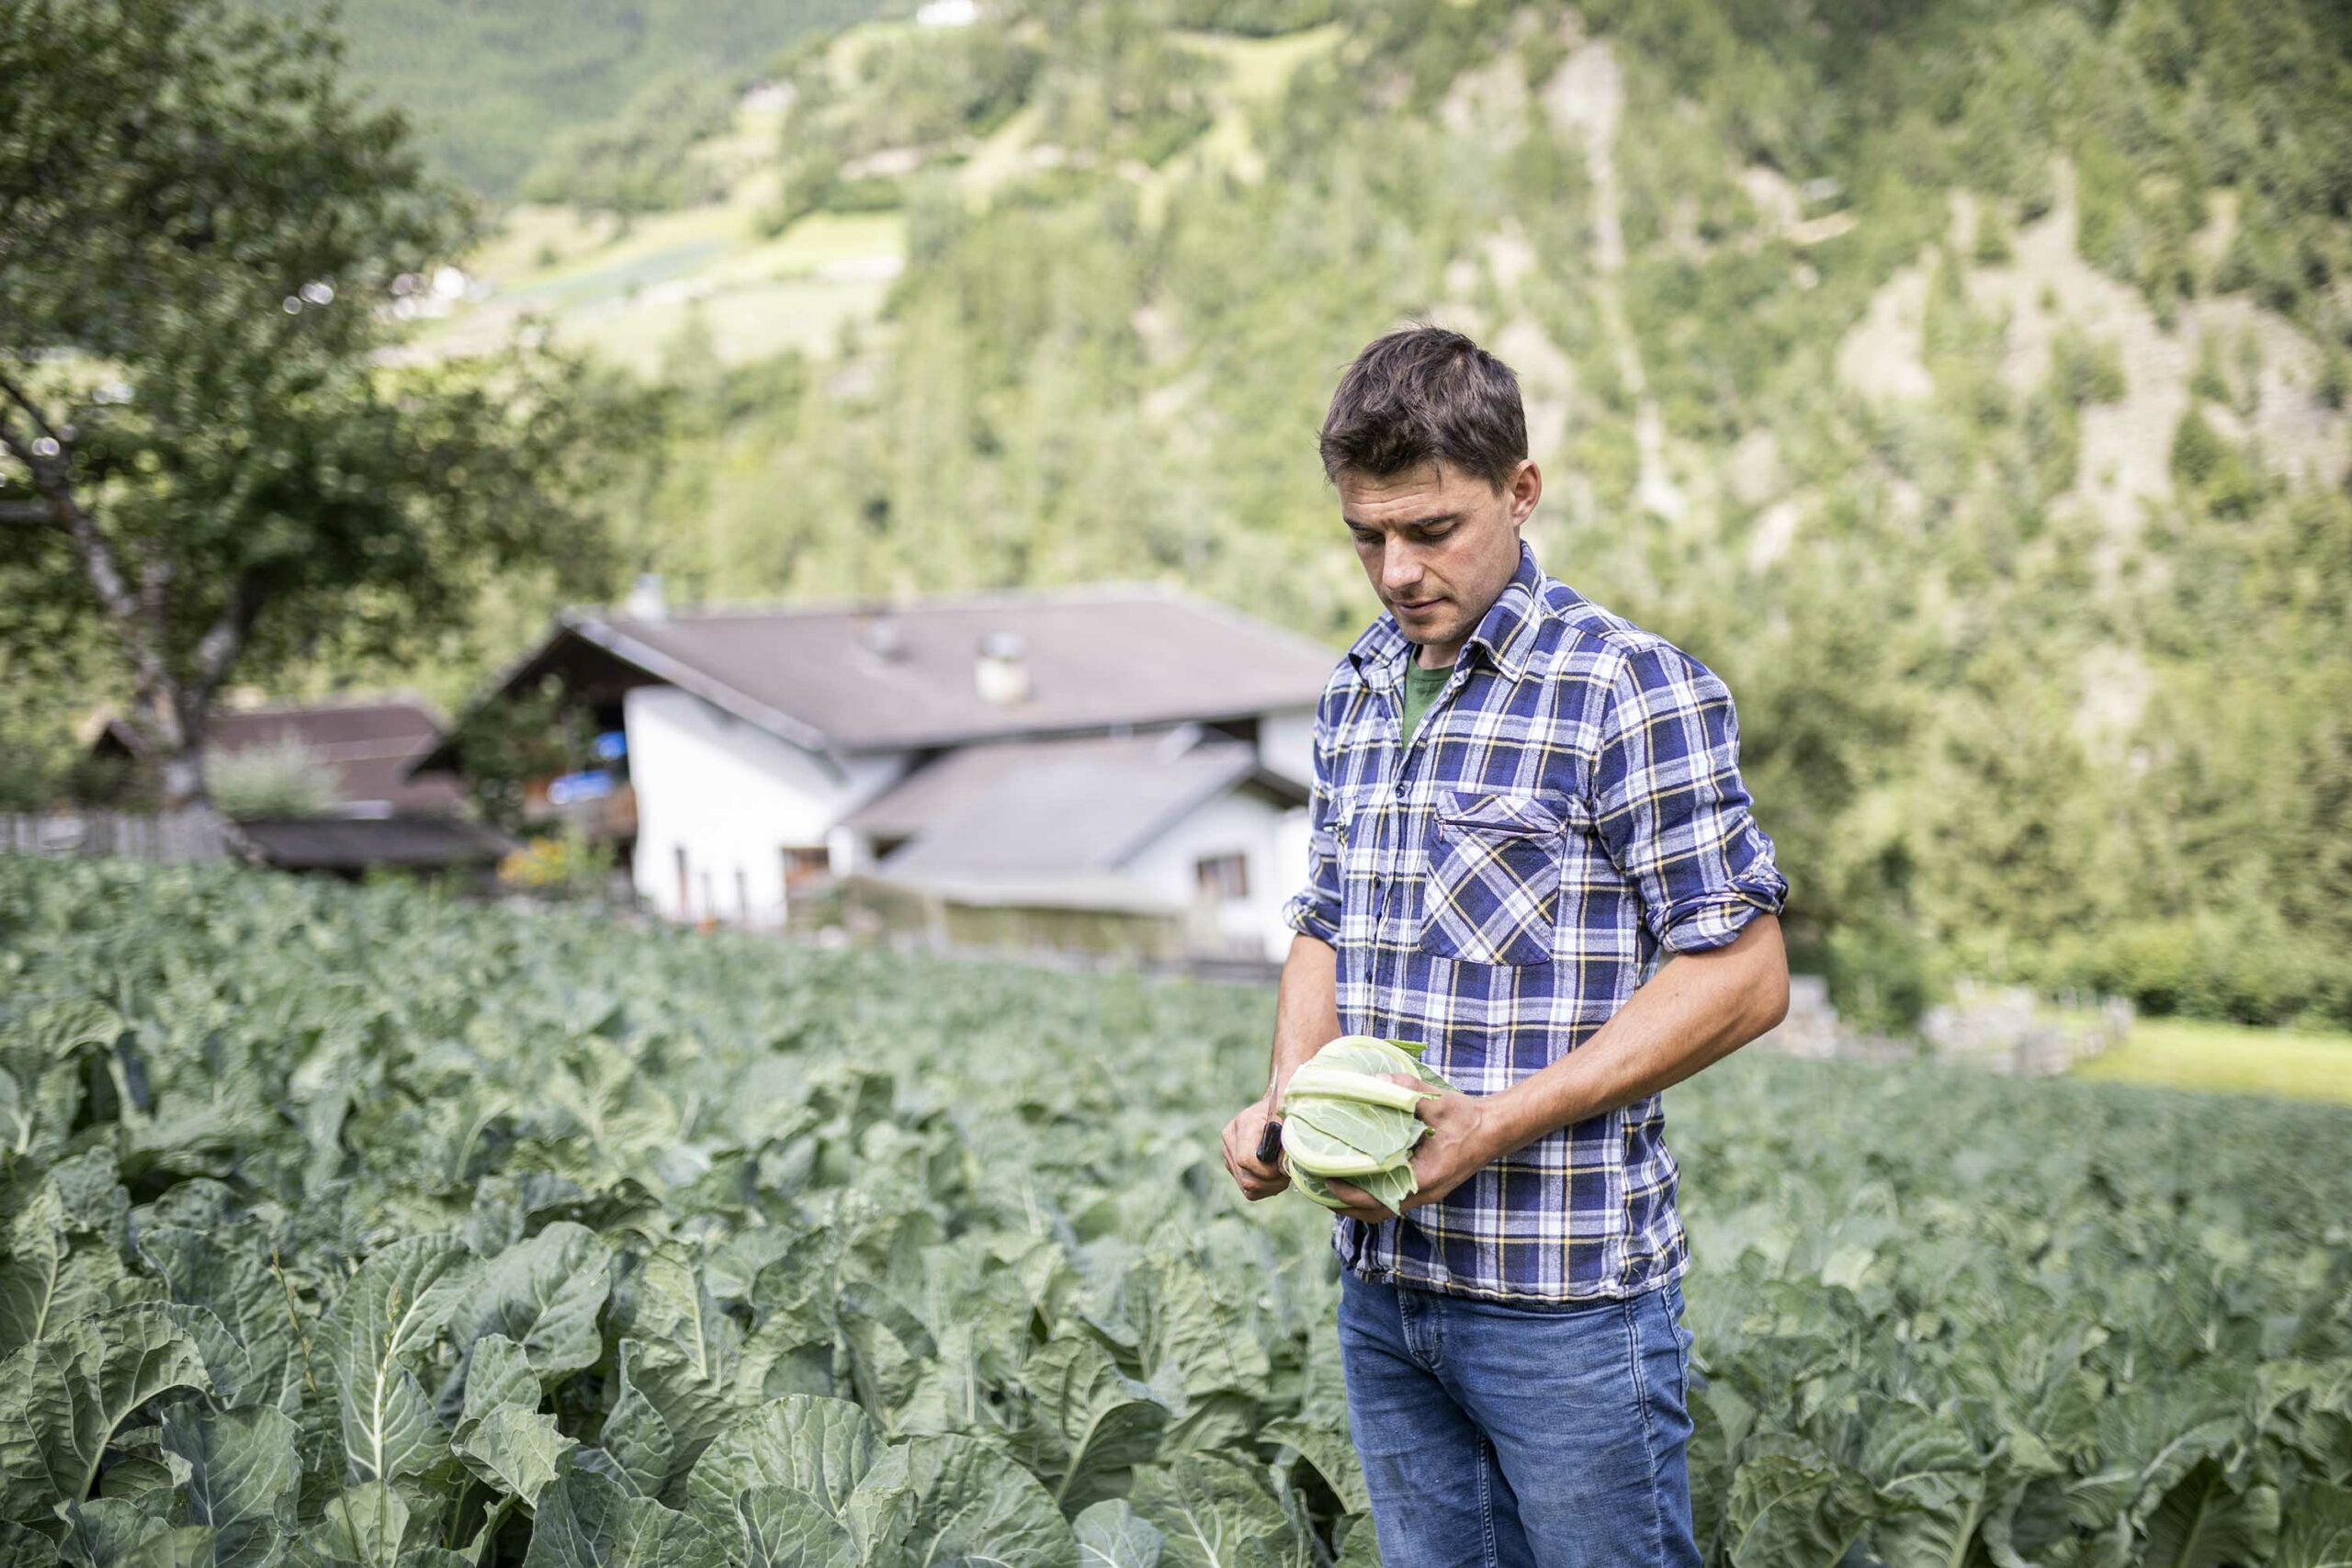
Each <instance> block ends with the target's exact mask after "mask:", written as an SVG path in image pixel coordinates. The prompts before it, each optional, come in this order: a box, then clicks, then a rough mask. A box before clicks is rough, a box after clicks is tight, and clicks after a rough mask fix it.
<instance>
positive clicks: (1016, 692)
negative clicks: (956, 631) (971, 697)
mask: <svg viewBox="0 0 2352 1568" xmlns="http://www.w3.org/2000/svg"><path fill="white" fill-rule="evenodd" d="M972 679H973V682H974V683H975V684H976V685H978V687H979V689H980V698H981V700H982V701H984V702H988V703H991V704H994V705H997V706H999V707H1009V706H1011V705H1012V704H1014V703H1017V702H1022V701H1023V700H1025V699H1026V698H1027V697H1028V695H1029V658H1028V650H1027V646H1026V645H1025V644H1024V643H1023V642H1022V640H1021V634H1020V633H1019V632H990V633H989V634H988V636H986V637H982V638H980V656H979V659H978V660H977V661H976V662H975V663H974V664H973V666H972Z"/></svg>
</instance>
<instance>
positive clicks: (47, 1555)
mask: <svg viewBox="0 0 2352 1568" xmlns="http://www.w3.org/2000/svg"><path fill="white" fill-rule="evenodd" d="M57 1562H58V1556H57V1543H56V1542H55V1541H53V1540H50V1539H49V1537H47V1536H45V1535H38V1534H36V1533H34V1532H33V1531H31V1530H28V1529H26V1528H25V1527H24V1526H22V1525H19V1524H14V1523H11V1522H9V1521H7V1520H6V1519H0V1568H57Z"/></svg>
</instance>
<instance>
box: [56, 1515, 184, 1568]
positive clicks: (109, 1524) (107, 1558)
mask: <svg viewBox="0 0 2352 1568" xmlns="http://www.w3.org/2000/svg"><path fill="white" fill-rule="evenodd" d="M63 1522H64V1526H65V1533H64V1536H63V1538H62V1540H60V1541H59V1542H58V1554H59V1555H60V1556H61V1557H62V1558H63V1560H64V1561H65V1562H68V1563H70V1564H72V1565H73V1568H208V1565H209V1564H210V1563H211V1562H213V1561H214V1558H213V1542H212V1534H213V1532H212V1531H211V1530H210V1529H208V1528H206V1527H205V1526H202V1525H181V1526H175V1525H174V1524H172V1522H171V1521H170V1520H168V1519H164V1518H161V1517H157V1516H155V1515H153V1514H151V1513H149V1512H147V1511H146V1510H145V1509H143V1508H141V1507H139V1506H135V1505H133V1504H130V1503H126V1502H122V1501H120V1500H119V1499H115V1498H99V1499H97V1500H96V1501H94V1502H87V1503H76V1504H74V1505H73V1506H69V1507H68V1508H66V1510H65V1513H64V1517H63Z"/></svg>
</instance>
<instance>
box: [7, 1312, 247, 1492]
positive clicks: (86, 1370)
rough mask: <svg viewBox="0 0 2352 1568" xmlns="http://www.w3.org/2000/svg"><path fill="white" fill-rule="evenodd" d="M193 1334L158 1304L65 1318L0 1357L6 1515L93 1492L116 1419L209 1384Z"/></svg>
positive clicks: (119, 1422)
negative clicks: (177, 1391) (43, 1335)
mask: <svg viewBox="0 0 2352 1568" xmlns="http://www.w3.org/2000/svg"><path fill="white" fill-rule="evenodd" d="M210 1385H211V1384H210V1379H209V1376H208V1374H207V1373H206V1371H205V1367H204V1356H203V1352H202V1351H201V1349H200V1348H198V1345H197V1343H196V1341H195V1339H194V1338H193V1337H190V1336H189V1335H188V1333H187V1330H186V1329H184V1328H183V1327H181V1325H179V1324H178V1323H177V1322H175V1320H174V1318H173V1315H172V1314H171V1313H170V1311H169V1310H168V1309H167V1308H165V1307H164V1306H163V1305H161V1304H158V1303H148V1304H145V1305H141V1306H134V1307H128V1308H125V1309H123V1310H121V1311H119V1312H113V1313H108V1314H104V1315H101V1316H97V1317H90V1318H83V1319H80V1320H77V1321H76V1322H74V1323H72V1324H69V1325H64V1326H63V1327H62V1329H61V1330H60V1331H59V1332H57V1333H55V1334H53V1335H51V1337H48V1338H45V1339H40V1340H37V1341H35V1342H34V1343H32V1344H30V1345H26V1346H23V1347H21V1348H18V1349H17V1351H16V1352H15V1353H14V1354H12V1355H10V1356H9V1357H8V1359H6V1361H0V1517H6V1518H9V1519H14V1520H17V1521H20V1522H22V1521H31V1520H36V1519H47V1518H49V1517H51V1514H52V1510H53V1508H54V1506H56V1505H57V1504H60V1503H72V1502H79V1501H80V1500H82V1499H83V1498H85V1497H87V1496H88V1495H89V1493H90V1483H91V1481H92V1480H93V1479H94V1478H95V1477H96V1474H97V1472H98V1464H99V1461H101V1460H102V1459H103V1458H104V1456H105V1453H106V1449H107V1442H108V1441H109V1440H110V1439H111V1438H113V1436H114V1432H115V1428H117V1427H119V1426H121V1425H122V1423H123V1422H124V1420H126V1419H127V1418H128V1417H129V1416H130V1413H131V1412H132V1411H134V1410H136V1409H138V1408H139V1407H140V1406H141V1405H142V1404H146V1403H147V1402H148V1401H149V1400H151V1399H153V1398H155V1397H157V1396H158V1395H160V1394H163V1393H168V1392H170V1391H172V1390H174V1389H208V1388H209V1387H210Z"/></svg>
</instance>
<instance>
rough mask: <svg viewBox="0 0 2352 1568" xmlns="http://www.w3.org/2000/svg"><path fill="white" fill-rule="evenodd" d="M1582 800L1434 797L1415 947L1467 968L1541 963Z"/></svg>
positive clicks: (1476, 793) (1463, 793)
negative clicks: (1418, 943)
mask: <svg viewBox="0 0 2352 1568" xmlns="http://www.w3.org/2000/svg"><path fill="white" fill-rule="evenodd" d="M1583 815H1584V807H1583V803H1582V802H1581V801H1577V800H1574V799H1572V798H1564V797H1560V796H1544V795H1507V794H1492V793H1488V792H1486V791H1482V790H1467V789H1447V790H1441V791H1439V792H1438V799H1437V808H1436V811H1435V813H1434V815H1433V816H1432V817H1431V818H1430V836H1429V845H1428V848H1429V867H1430V870H1429V879H1428V882H1427V884H1426V885H1425V893H1426V896H1425V897H1424V899H1423V908H1424V913H1425V917H1426V918H1425V919H1424V921H1423V925H1422V930H1421V951H1422V952H1424V953H1431V954H1433V955H1435V956H1437V957H1441V958H1451V959H1453V960H1455V961H1456V962H1459V963H1464V964H1547V963H1549V962H1551V958H1552V951H1553V946H1552V942H1553V935H1554V933H1555V931H1556V930H1557V929H1558V926H1559V920H1560V900H1561V886H1562V884H1563V881H1564V880H1565V875H1566V859H1567V853H1568V851H1569V849H1570V848H1571V839H1572V838H1573V837H1574V836H1576V835H1578V834H1580V833H1581V831H1582V825H1581V824H1582V819H1583Z"/></svg>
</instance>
